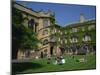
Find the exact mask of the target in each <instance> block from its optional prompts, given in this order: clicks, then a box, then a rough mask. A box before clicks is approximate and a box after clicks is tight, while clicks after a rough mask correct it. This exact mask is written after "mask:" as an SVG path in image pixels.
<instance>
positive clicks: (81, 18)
mask: <svg viewBox="0 0 100 75" xmlns="http://www.w3.org/2000/svg"><path fill="white" fill-rule="evenodd" d="M84 21H85V17H84V14H83V13H81V14H80V23H83V22H84Z"/></svg>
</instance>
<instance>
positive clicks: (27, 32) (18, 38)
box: [12, 8, 39, 59]
mask: <svg viewBox="0 0 100 75" xmlns="http://www.w3.org/2000/svg"><path fill="white" fill-rule="evenodd" d="M23 20H24V19H23V17H22V14H21V11H19V10H17V9H15V8H13V9H12V59H16V58H17V52H18V49H20V50H32V49H36V48H37V47H38V45H37V44H38V42H39V41H38V39H37V34H36V33H35V32H33V31H32V30H31V29H29V28H27V27H25V26H24V25H23Z"/></svg>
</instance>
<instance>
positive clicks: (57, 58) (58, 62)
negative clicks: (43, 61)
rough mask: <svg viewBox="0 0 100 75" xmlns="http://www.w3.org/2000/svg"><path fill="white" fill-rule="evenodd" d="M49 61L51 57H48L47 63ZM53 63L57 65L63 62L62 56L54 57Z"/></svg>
mask: <svg viewBox="0 0 100 75" xmlns="http://www.w3.org/2000/svg"><path fill="white" fill-rule="evenodd" d="M50 63H51V57H48V61H47V64H50ZM53 64H55V65H56V64H59V65H61V64H65V59H64V57H63V56H59V57H56V58H55V59H54V62H53Z"/></svg>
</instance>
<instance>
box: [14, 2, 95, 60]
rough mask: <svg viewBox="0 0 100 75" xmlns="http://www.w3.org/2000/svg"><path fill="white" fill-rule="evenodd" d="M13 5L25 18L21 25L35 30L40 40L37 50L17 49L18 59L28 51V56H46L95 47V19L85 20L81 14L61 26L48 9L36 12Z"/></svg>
mask: <svg viewBox="0 0 100 75" xmlns="http://www.w3.org/2000/svg"><path fill="white" fill-rule="evenodd" d="M13 7H14V8H15V9H17V10H18V11H21V14H22V15H23V18H24V19H25V20H24V22H23V25H24V26H26V27H29V28H31V29H32V30H33V31H34V32H36V33H37V38H38V39H39V40H41V43H39V44H38V46H39V48H38V51H34V50H31V51H30V52H27V51H26V52H22V51H21V50H19V51H18V56H17V57H18V59H22V58H26V56H27V54H28V53H33V55H31V56H30V57H34V56H39V57H48V56H57V55H61V54H63V53H65V52H66V53H75V54H78V53H80V52H82V48H84V49H85V50H87V52H90V50H92V51H93V50H95V49H96V22H95V20H88V21H85V18H84V16H83V15H81V16H80V22H79V23H74V24H69V25H66V26H65V27H61V26H59V25H57V24H55V17H54V16H55V15H54V13H53V12H52V11H50V10H48V12H46V13H45V12H43V10H41V11H38V12H37V11H34V10H32V9H31V8H27V7H24V6H22V5H20V4H17V3H14V4H13ZM80 50H81V51H80ZM83 51H84V50H83Z"/></svg>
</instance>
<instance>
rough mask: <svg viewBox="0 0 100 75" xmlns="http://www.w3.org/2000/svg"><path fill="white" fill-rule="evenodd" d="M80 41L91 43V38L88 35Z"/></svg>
mask: <svg viewBox="0 0 100 75" xmlns="http://www.w3.org/2000/svg"><path fill="white" fill-rule="evenodd" d="M82 40H83V41H91V37H90V36H89V35H85V36H84V37H83V39H82Z"/></svg>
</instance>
